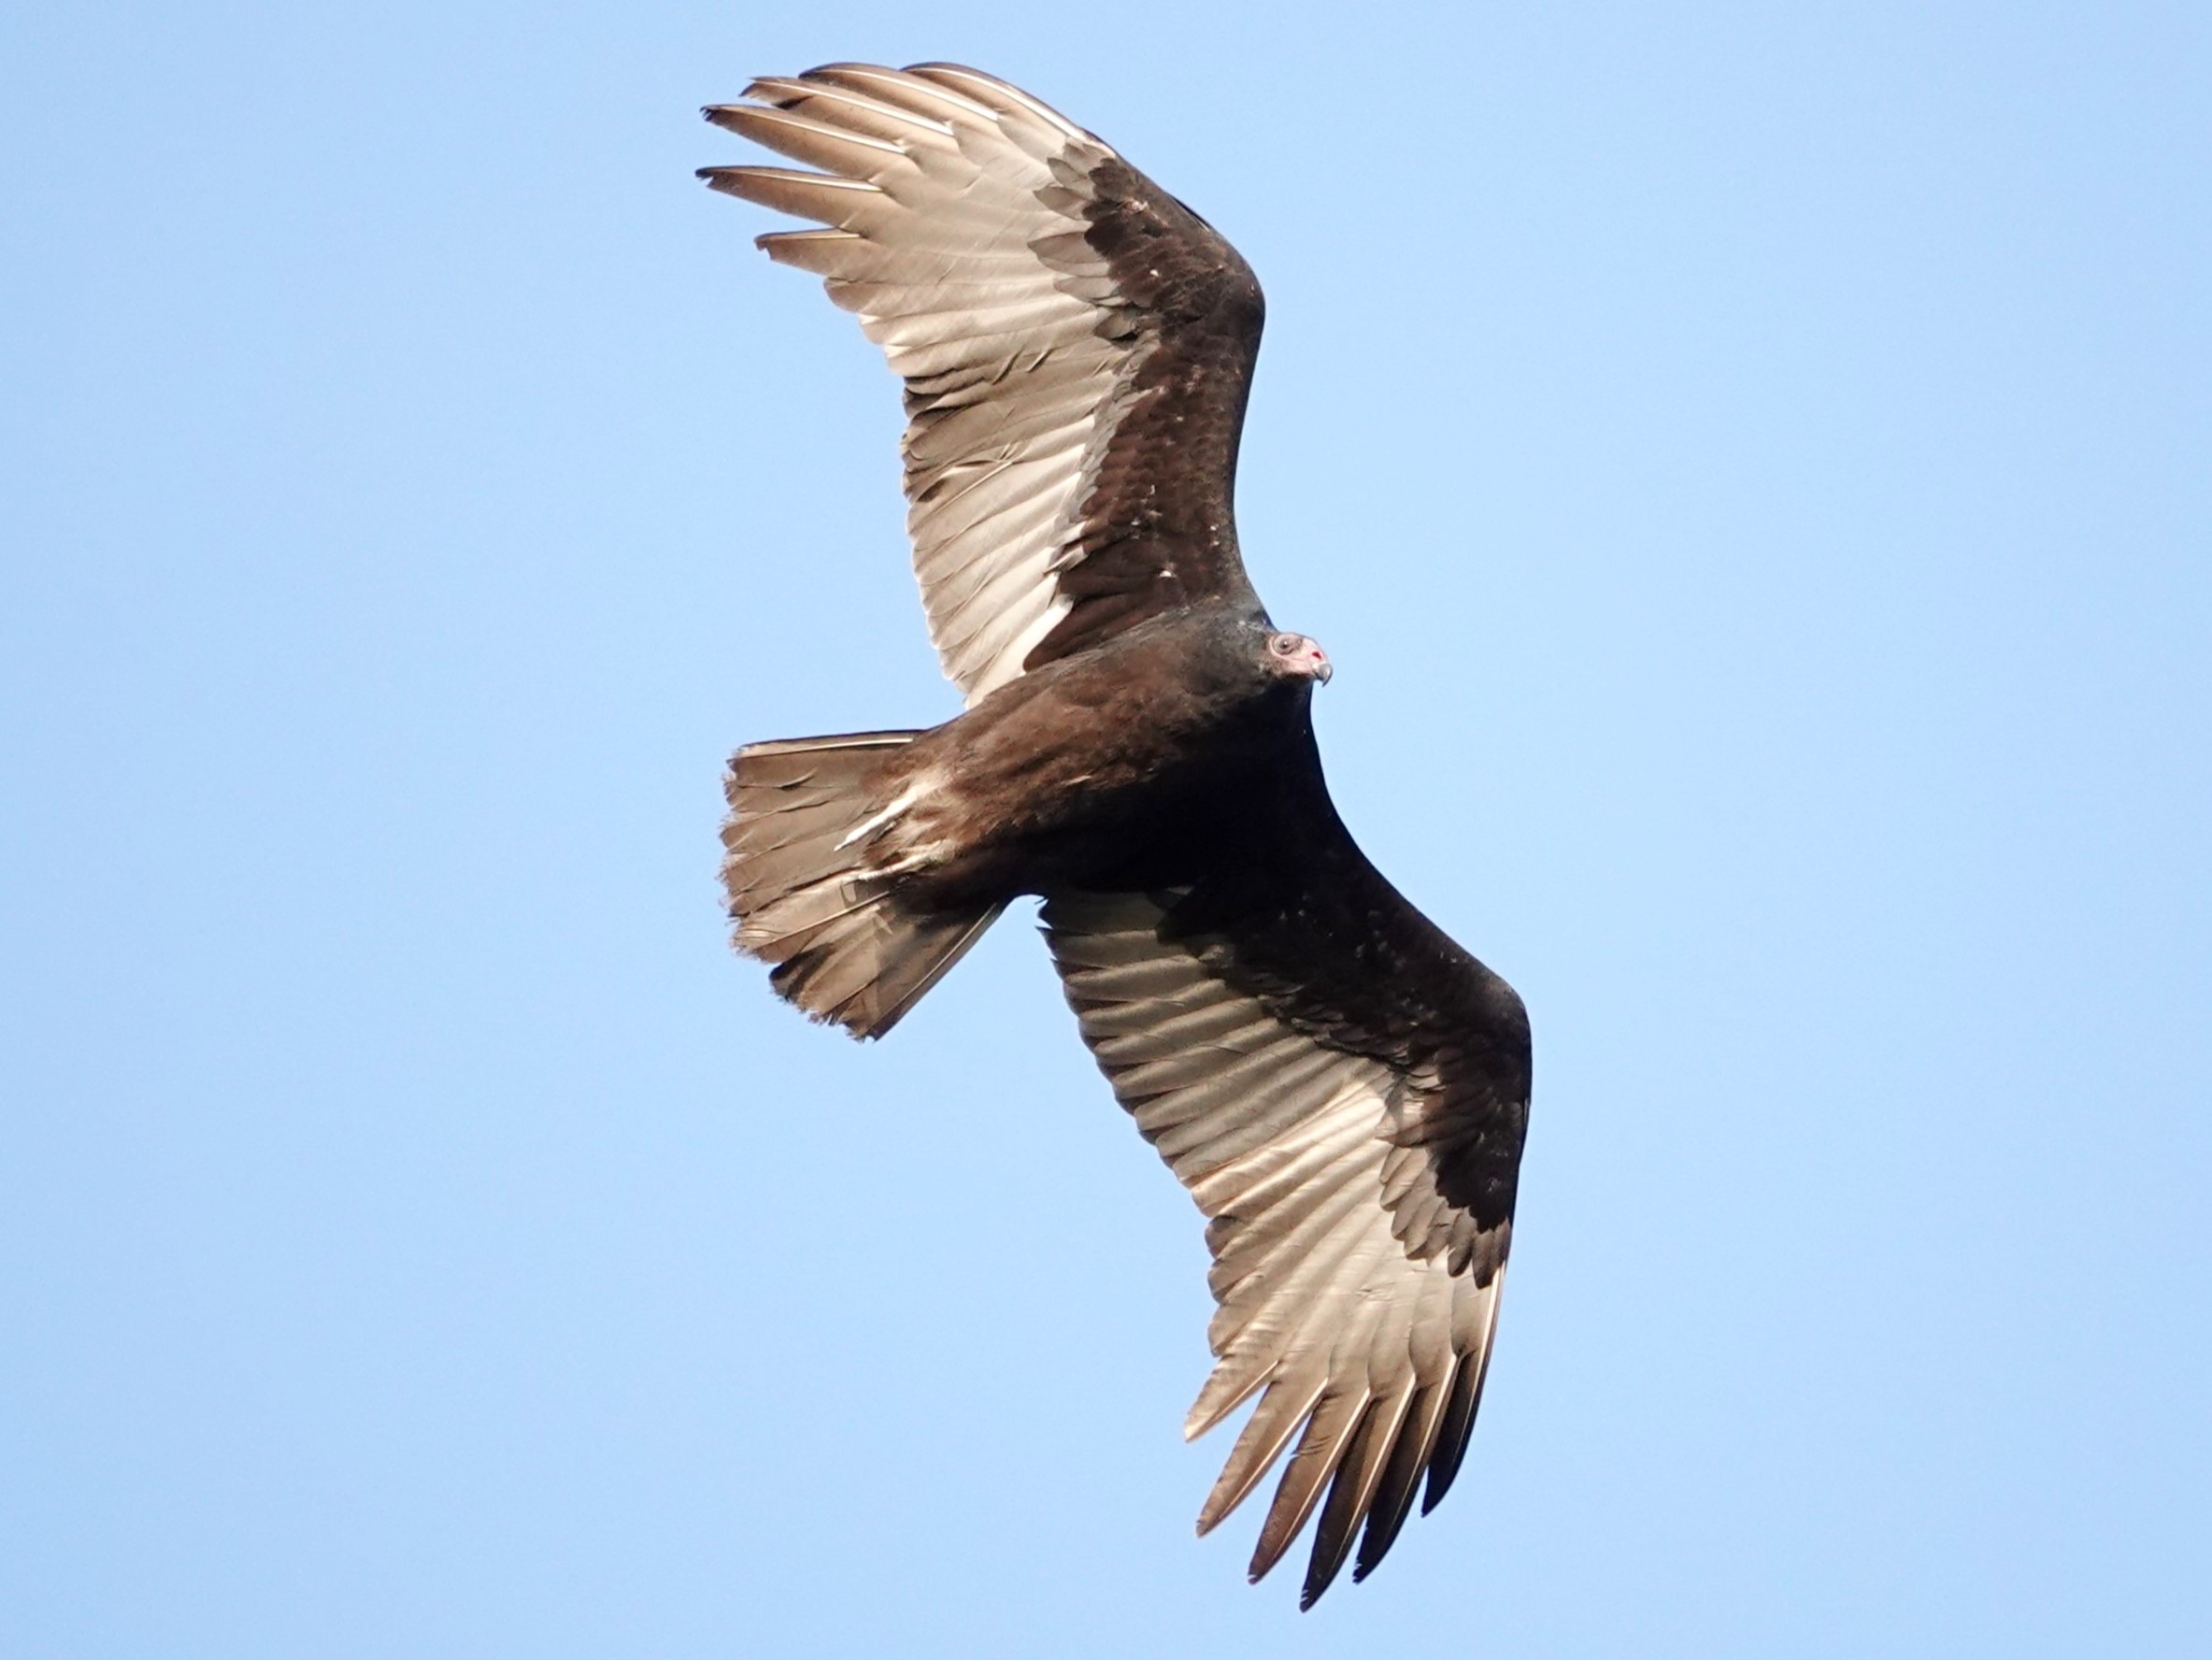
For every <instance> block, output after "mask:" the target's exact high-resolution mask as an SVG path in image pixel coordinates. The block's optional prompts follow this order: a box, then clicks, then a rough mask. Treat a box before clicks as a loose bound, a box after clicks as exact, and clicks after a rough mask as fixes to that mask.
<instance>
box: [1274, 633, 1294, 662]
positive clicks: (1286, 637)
mask: <svg viewBox="0 0 2212 1660" xmlns="http://www.w3.org/2000/svg"><path fill="white" fill-rule="evenodd" d="M1298 644H1299V641H1298V637H1297V636H1296V635H1294V634H1278V635H1277V636H1276V637H1274V638H1273V639H1271V640H1269V641H1268V642H1267V649H1268V650H1269V651H1273V652H1274V653H1275V654H1276V655H1277V657H1288V656H1289V655H1290V654H1291V653H1292V651H1296V650H1297V649H1298Z"/></svg>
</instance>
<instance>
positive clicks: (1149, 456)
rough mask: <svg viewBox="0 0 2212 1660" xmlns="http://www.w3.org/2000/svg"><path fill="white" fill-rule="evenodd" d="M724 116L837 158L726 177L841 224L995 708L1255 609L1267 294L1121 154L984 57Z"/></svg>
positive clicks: (723, 185) (941, 579) (830, 85)
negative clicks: (1225, 610)
mask: <svg viewBox="0 0 2212 1660" xmlns="http://www.w3.org/2000/svg"><path fill="white" fill-rule="evenodd" d="M747 97H748V98H749V100H750V101H749V102H747V103H742V104H731V105H721V106H717V107H714V108H710V109H708V110H707V111H706V115H707V119H708V120H710V121H712V122H715V123H716V124H718V125H720V126H723V127H726V128H728V129H729V130H730V131H732V132H734V133H739V134H742V135H743V136H746V137H748V138H750V139H752V140H754V141H755V142H757V143H760V144H763V145H766V146H767V147H768V148H769V149H771V150H776V151H778V153H780V154H782V155H786V156H789V157H791V158H792V160H794V161H797V162H802V163H805V164H806V165H807V166H808V167H809V168H815V169H820V170H819V171H803V170H800V169H795V168H785V167H750V166H746V167H706V168H702V169H701V176H702V177H704V178H705V179H706V181H707V182H708V183H709V184H711V185H712V186H713V187H714V188H715V189H717V190H719V191H724V192H726V193H729V194H731V195H734V196H741V197H743V198H744V199H745V200H747V201H749V202H758V203H760V204H762V205H763V207H774V208H777V209H778V210H779V211H781V212H784V213H791V214H796V215H797V216H799V217H800V218H802V219H810V220H813V221H815V222H818V223H819V224H821V225H822V226H823V227H825V228H823V229H820V230H806V231H780V232H776V233H774V234H772V235H769V236H763V237H761V238H760V243H761V246H762V247H763V249H765V250H767V252H768V254H769V256H770V257H771V258H773V259H776V260H778V261H779V262H781V263H782V264H784V265H796V266H798V267H799V268H800V269H802V270H806V271H812V272H815V273H817V274H818V275H820V276H821V277H822V278H823V279H825V285H826V286H827V288H828V289H829V293H830V297H831V298H832V299H833V300H835V301H836V303H837V304H838V305H840V306H842V307H844V308H846V309H847V310H849V311H855V312H858V313H859V314H860V320H861V327H862V328H863V330H864V331H865V332H866V334H867V336H868V337H869V338H870V339H871V340H874V341H875V342H876V343H877V344H878V346H880V347H882V348H883V351H884V355H885V356H886V357H888V358H889V359H890V360H891V365H892V368H894V369H896V370H897V371H898V373H899V374H900V375H902V376H904V377H905V379H906V416H907V421H906V438H905V440H904V443H903V446H902V448H903V450H904V451H905V455H906V502H907V512H906V528H907V531H908V533H909V534H910V535H911V536H912V537H913V541H914V572H915V575H916V576H917V577H918V578H919V579H920V583H921V598H922V606H923V608H924V609H925V610H926V611H927V613H928V616H929V628H930V637H931V639H932V640H933V641H935V645H936V648H937V656H938V658H939V660H940V661H941V662H942V663H943V664H944V665H945V672H946V673H947V674H948V675H949V676H950V677H951V679H952V680H954V681H955V682H956V683H957V684H958V685H959V686H960V688H961V690H962V691H963V692H964V693H966V694H967V699H968V701H969V702H970V703H971V704H972V703H974V702H976V701H977V700H978V699H979V698H981V697H983V696H985V695H986V694H989V693H990V692H992V690H993V689H994V688H996V687H999V686H1002V685H1004V684H1005V683H1006V681H1008V680H1012V679H1014V678H1015V677H1016V676H1017V675H1020V673H1022V672H1023V670H1024V669H1025V668H1028V667H1034V666H1035V665H1038V664H1041V663H1045V662H1049V661H1050V660H1052V659H1054V658H1057V657H1064V656H1068V655H1070V654H1072V653H1073V652H1076V651H1081V650H1083V649H1084V648H1086V647H1088V646H1092V645H1095V644H1097V643H1098V642H1099V641H1101V640H1103V639H1106V638H1107V637H1110V636H1112V635H1115V634H1118V633H1120V631H1121V630H1123V629H1125V628H1129V627H1132V626H1134V625H1135V624H1136V623H1138V622H1143V621H1144V620H1145V619H1146V618H1148V617H1153V616H1157V615H1159V614H1160V613H1162V612H1163V611H1167V610H1172V609H1175V608H1178V607H1181V606H1184V605H1188V604H1191V603H1192V602H1193V601H1199V600H1216V601H1219V600H1227V601H1229V602H1231V603H1233V604H1234V605H1236V606H1239V607H1242V608H1247V609H1249V610H1252V611H1255V612H1256V611H1257V610H1258V609H1259V608H1260V602H1259V599H1258V597H1257V596H1256V595H1255V594H1253V593H1252V589H1251V585H1250V583H1249V581H1248V580H1247V579H1246V577H1245V572H1244V565H1243V564H1242V562H1241V561H1240V560H1239V558H1238V557H1237V551H1236V530H1235V523H1234V513H1233V511H1232V502H1231V497H1232V492H1233V489H1234V476H1235V471H1236V450H1237V440H1238V436H1239V434H1240V432H1241V431H1242V428H1243V424H1244V408H1245V397H1246V394H1247V393H1248V391H1249V388H1250V385H1251V374H1252V360H1253V358H1254V356H1255V355H1256V354H1257V352H1258V351H1259V348H1260V324H1261V313H1262V309H1263V308H1262V302H1261V298H1260V285H1259V283H1258V282H1257V281H1255V280H1254V279H1253V277H1252V273H1251V271H1250V269H1249V267H1248V266H1247V265H1245V263H1244V261H1243V260H1242V259H1240V258H1238V257H1237V253H1236V250H1234V248H1232V247H1230V246H1229V244H1228V243H1227V242H1226V241H1225V240H1223V239H1222V238H1221V236H1219V235H1218V234H1217V233H1216V232H1215V231H1214V230H1213V228H1212V227H1211V226H1209V225H1207V224H1206V222H1205V221H1203V220H1201V219H1200V218H1199V217H1198V216H1197V215H1196V214H1194V213H1192V211H1191V210H1190V209H1189V208H1187V207H1184V206H1183V205H1182V204H1181V203H1180V202H1178V201H1177V200H1176V199H1175V198H1174V197H1173V196H1171V195H1169V194H1168V193H1166V192H1164V191H1163V190H1161V189H1160V188H1159V186H1157V185H1155V184H1153V183H1152V182H1151V180H1149V179H1147V178H1145V176H1144V175H1143V174H1141V173H1139V172H1138V171H1137V170H1136V169H1135V168H1134V167H1132V166H1131V165H1129V164H1128V163H1127V162H1125V161H1123V160H1122V159H1121V158H1120V156H1119V155H1117V154H1116V153H1115V152H1114V151H1113V150H1111V149H1109V148H1108V147H1107V146H1106V144H1104V143H1103V142H1101V141H1100V140H1099V139H1098V138H1096V137H1094V136H1092V135H1091V134H1089V133H1086V132H1084V131H1083V129H1082V128H1080V127H1078V126H1076V125H1075V124H1074V123H1073V122H1069V121H1066V120H1065V119H1063V117H1061V116H1060V115H1058V114H1056V113H1055V112H1054V111H1052V110H1050V109H1049V108H1047V107H1045V106H1044V105H1043V104H1041V103H1039V102H1038V101H1037V100H1036V99H1035V98H1032V97H1031V96H1029V94H1028V93H1023V92H1020V91H1019V90H1017V89H1016V88H1014V87H1010V86H1008V85H1007V84H1006V82H1004V81H1002V80H996V79H992V77H990V76H988V75H984V74H981V73H979V72H978V71H976V70H973V69H963V68H961V67H959V66H957V65H955V64H917V65H916V66H915V67H913V68H911V69H886V68H881V67H878V66H876V65H873V64H824V65H823V66H822V67H821V68H819V69H809V70H808V71H807V72H806V74H804V75H798V76H791V77H770V78H768V79H762V80H758V81H755V82H754V83H753V85H752V86H751V88H750V89H749V92H748V93H747Z"/></svg>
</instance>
